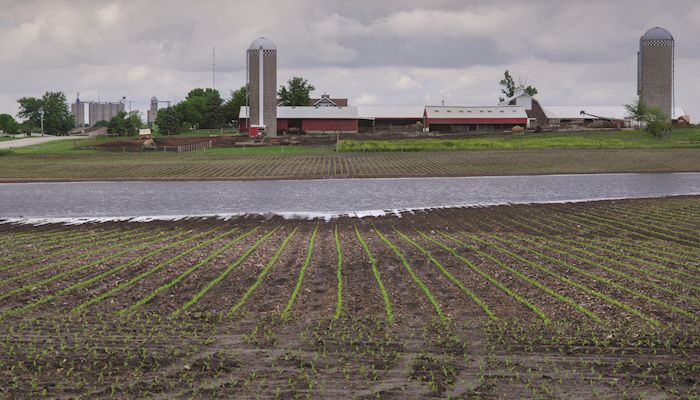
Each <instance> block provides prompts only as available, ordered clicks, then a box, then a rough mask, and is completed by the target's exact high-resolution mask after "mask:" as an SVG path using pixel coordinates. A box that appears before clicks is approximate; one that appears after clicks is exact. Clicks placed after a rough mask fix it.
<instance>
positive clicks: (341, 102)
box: [309, 93, 348, 107]
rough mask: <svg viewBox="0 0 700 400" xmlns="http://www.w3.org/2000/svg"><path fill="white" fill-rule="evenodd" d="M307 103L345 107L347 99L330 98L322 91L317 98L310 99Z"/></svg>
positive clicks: (316, 105)
mask: <svg viewBox="0 0 700 400" xmlns="http://www.w3.org/2000/svg"><path fill="white" fill-rule="evenodd" d="M309 105H310V106H314V107H347V106H348V99H340V98H335V99H332V98H331V96H330V95H328V94H325V93H324V94H322V95H321V98H319V99H310V101H309Z"/></svg>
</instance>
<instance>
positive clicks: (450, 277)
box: [394, 228, 498, 321]
mask: <svg viewBox="0 0 700 400" xmlns="http://www.w3.org/2000/svg"><path fill="white" fill-rule="evenodd" d="M394 230H395V232H396V233H397V234H398V235H399V236H400V237H401V238H402V239H403V240H404V241H406V242H408V243H409V244H411V245H412V246H413V247H415V248H416V249H417V250H418V251H420V252H421V253H422V254H423V255H424V256H426V257H428V259H429V260H430V262H431V263H432V264H433V265H435V266H436V267H437V268H438V269H439V270H440V272H441V273H442V274H443V275H444V276H445V277H446V278H447V279H448V280H449V281H450V282H452V283H453V284H454V285H455V286H457V287H458V288H459V289H460V290H461V291H462V292H463V293H464V294H466V295H467V296H468V297H469V298H470V299H471V300H472V301H473V302H474V303H476V304H477V305H478V306H479V307H481V309H482V310H484V312H485V313H486V315H488V316H489V318H490V319H492V320H494V321H495V320H497V319H498V318H497V317H496V315H495V314H494V313H493V311H491V308H489V306H488V304H486V303H485V302H484V301H483V300H481V298H480V297H479V296H477V295H476V294H475V293H474V292H472V291H471V290H469V289H468V288H467V287H466V286H464V284H463V283H462V282H461V281H460V280H459V279H457V278H456V277H455V276H454V275H452V273H450V271H448V270H447V268H445V266H444V265H442V263H441V262H440V261H438V260H437V259H436V258H435V257H434V256H433V254H432V253H430V252H429V251H428V250H426V249H425V248H423V246H421V245H420V244H418V243H417V242H416V241H414V240H413V239H411V238H410V237H408V236H407V235H406V234H404V233H403V232H401V231H399V230H398V229H396V228H394Z"/></svg>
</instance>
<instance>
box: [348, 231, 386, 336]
mask: <svg viewBox="0 0 700 400" xmlns="http://www.w3.org/2000/svg"><path fill="white" fill-rule="evenodd" d="M355 234H356V235H357V240H359V241H360V245H362V248H363V249H364V250H365V253H366V254H367V257H368V258H369V263H370V265H371V266H372V273H373V274H374V279H375V280H376V281H377V284H378V285H379V292H380V293H381V295H382V299H384V309H385V310H386V320H387V322H389V323H392V322H394V313H393V312H392V310H391V300H390V299H389V293H388V292H387V291H386V288H385V287H384V282H383V281H382V277H381V275H380V274H379V269H378V268H377V261H376V260H375V259H374V255H372V252H371V251H370V250H369V246H367V243H366V242H365V240H364V239H363V238H362V235H361V234H360V231H359V230H358V229H357V225H355Z"/></svg>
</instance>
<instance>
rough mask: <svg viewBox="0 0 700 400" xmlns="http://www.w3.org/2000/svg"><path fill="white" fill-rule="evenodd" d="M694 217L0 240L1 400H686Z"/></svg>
mask: <svg viewBox="0 0 700 400" xmlns="http://www.w3.org/2000/svg"><path fill="white" fill-rule="evenodd" d="M621 210H625V212H622V211H621ZM699 211H700V198H699V197H677V198H667V199H647V200H628V201H603V202H591V203H577V204H556V205H517V206H499V207H487V208H464V209H444V210H433V211H426V212H417V213H407V214H404V215H401V216H400V217H398V216H387V217H377V218H363V219H354V218H341V219H337V220H332V221H328V222H326V221H316V220H312V221H298V220H283V219H281V218H276V217H275V218H260V217H255V218H252V217H241V218H238V219H231V220H226V221H224V220H214V219H189V220H182V221H159V222H149V223H127V222H119V223H103V224H86V225H78V226H62V225H42V226H37V227H31V226H24V225H0V243H3V248H2V253H1V254H0V290H2V294H0V319H2V324H0V366H2V368H0V394H1V395H0V396H4V397H7V398H37V397H41V396H45V397H51V398H72V397H83V398H108V397H114V398H163V399H166V398H167V399H170V398H255V397H262V398H335V399H344V398H367V399H369V398H390V399H391V398H395V399H399V398H400V399H412V398H415V399H419V398H431V397H434V398H486V399H491V398H493V399H496V398H638V397H640V396H641V397H644V396H647V397H658V398H691V397H693V396H697V395H698V384H699V382H698V378H697V376H698V374H697V372H698V370H697V366H698V365H700V330H698V324H697V322H698V319H700V313H699V312H698V310H699V309H700V308H699V307H700V279H698V278H697V277H696V276H693V273H694V274H697V273H700V265H698V264H697V257H695V255H700V253H699V252H698V248H700V239H697V238H698V237H699V236H698V234H700V230H699V229H700V227H699V226H698V225H697V224H696V223H695V222H697V220H698V219H699V218H698V212H699ZM581 215H583V216H599V215H606V216H607V219H606V220H605V222H603V221H601V220H599V219H596V218H589V219H587V220H586V223H585V224H584V223H583V222H582V221H581V220H580V219H577V218H576V216H581ZM640 216H644V218H640ZM674 229H677V230H679V231H680V232H681V234H679V235H678V236H673V235H670V232H673V230H674ZM314 231H316V236H315V237H314V242H313V246H309V245H310V242H311V238H312V236H313V234H314ZM336 231H337V241H336ZM358 234H359V237H361V238H362V240H363V241H364V243H366V245H367V250H368V251H369V255H368V253H367V251H366V250H365V249H364V248H363V246H362V242H361V241H360V240H359V238H358ZM584 239H585V240H586V241H587V242H586V243H601V245H600V246H601V247H600V249H599V250H596V249H595V248H594V249H593V250H590V249H588V251H590V253H589V254H585V253H581V252H580V251H579V250H580V249H579V248H578V247H577V246H575V245H573V244H572V243H577V242H576V240H584ZM285 240H287V245H286V246H285V247H284V248H282V246H283V244H284V243H285ZM624 243H627V244H628V246H627V247H625V246H623V245H621V244H624ZM694 244H698V246H694ZM139 245H140V247H139ZM81 246H82V247H81ZM567 246H568V247H567ZM338 247H340V254H341V256H340V259H339V256H338V253H339V252H338ZM280 249H281V251H280ZM556 249H559V250H562V251H564V253H557V251H556ZM611 249H613V250H611ZM614 249H617V250H614ZM604 250H605V251H604ZM611 251H613V254H611V253H610V252H611ZM615 251H616V252H615ZM275 255H277V258H275ZM662 255H663V257H661V256H662ZM632 257H634V258H632ZM664 257H665V258H664ZM307 259H308V264H306V267H304V265H305V262H306V260H307ZM664 259H667V260H668V263H664V262H663V260H664ZM339 260H340V261H341V262H340V271H339ZM373 262H374V267H375V268H376V271H377V275H376V276H375V274H374V272H373ZM621 263H622V264H621ZM627 264H629V265H632V266H634V267H635V268H638V269H634V268H629V267H627V266H626V265H627ZM660 267H667V268H673V269H674V271H670V270H667V269H663V268H660ZM303 268H305V269H303ZM575 268H578V270H576V269H575ZM647 268H649V271H651V270H653V271H654V273H653V274H647V273H644V271H647ZM640 269H641V270H640ZM302 270H303V272H304V273H303V276H302V275H301V274H302ZM544 271H551V273H546V272H544ZM579 271H585V272H586V273H587V274H588V275H586V274H582V273H581V272H579ZM677 271H682V272H684V273H685V275H679V274H678V273H677ZM339 272H340V274H339ZM615 272H618V273H615ZM339 275H340V278H341V282H342V287H339V285H338V276H339ZM377 276H378V277H379V280H378V279H377ZM679 276H680V277H683V279H682V280H680V279H676V278H679ZM563 278H566V279H569V280H570V281H567V280H566V279H563ZM380 282H381V285H380ZM571 282H576V283H577V284H578V286H576V285H573V284H572V283H571ZM382 288H384V290H385V293H383V292H382ZM339 292H340V295H341V296H340V298H341V301H340V303H338V293H339ZM106 293H107V294H109V295H108V296H106V295H105V294H106ZM101 296H102V297H101ZM95 299H97V300H95ZM143 299H148V301H145V302H142V303H141V304H140V305H139V307H136V308H133V307H132V306H133V305H134V304H138V303H139V302H141V301H142V300H143ZM81 306H83V307H81ZM388 309H390V314H391V316H392V318H391V319H390V320H389V318H388V317H387V316H388V315H389V312H388ZM124 310H127V311H128V312H124ZM285 310H286V312H285ZM337 310H339V312H337Z"/></svg>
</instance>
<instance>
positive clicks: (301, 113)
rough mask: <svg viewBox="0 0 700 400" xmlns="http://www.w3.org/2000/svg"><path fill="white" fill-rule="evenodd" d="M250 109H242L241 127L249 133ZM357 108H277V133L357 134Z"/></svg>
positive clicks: (241, 129) (240, 114)
mask: <svg viewBox="0 0 700 400" xmlns="http://www.w3.org/2000/svg"><path fill="white" fill-rule="evenodd" d="M248 112H249V110H248V107H246V106H244V107H241V111H240V113H239V124H240V125H239V126H240V131H241V132H247V131H248ZM357 126H358V117H357V107H310V106H299V107H293V106H292V107H288V106H279V107H277V132H278V133H286V132H305V133H356V132H357Z"/></svg>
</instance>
